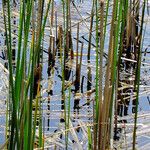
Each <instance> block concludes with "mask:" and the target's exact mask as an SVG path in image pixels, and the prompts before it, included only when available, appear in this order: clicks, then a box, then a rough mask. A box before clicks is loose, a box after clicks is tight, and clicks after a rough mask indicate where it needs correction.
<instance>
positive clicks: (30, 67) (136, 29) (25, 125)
mask: <svg viewBox="0 0 150 150" xmlns="http://www.w3.org/2000/svg"><path fill="white" fill-rule="evenodd" d="M110 3H112V5H110ZM11 5H12V3H11V1H10V0H8V1H5V0H3V18H4V25H5V33H6V46H7V56H8V70H9V99H8V102H7V114H6V139H7V140H6V143H5V144H4V145H3V147H5V148H6V147H7V148H8V149H10V150H11V149H12V150H13V149H18V150H19V149H25V150H32V149H34V148H35V147H37V148H40V149H44V146H45V145H44V142H45V137H44V129H43V124H42V122H43V118H42V115H43V114H42V113H43V110H42V109H41V108H42V99H41V96H42V95H41V79H42V70H43V66H42V65H43V63H42V62H43V42H42V41H43V39H44V34H45V26H46V23H47V18H48V17H50V19H49V22H50V25H49V26H50V40H49V42H50V43H49V45H50V46H49V52H48V53H49V55H50V53H53V54H52V55H53V56H52V57H53V58H51V57H50V56H49V60H48V61H52V60H50V59H54V61H55V58H56V54H57V53H56V51H57V50H58V52H59V54H60V57H59V59H60V68H61V69H60V72H61V73H60V74H61V111H63V119H64V130H65V131H64V138H65V144H64V145H65V149H69V146H70V145H69V144H70V143H69V140H70V139H69V138H70V135H72V136H73V137H74V139H75V142H76V143H77V145H78V147H79V148H80V149H82V147H81V143H80V141H79V139H78V137H77V134H76V130H75V127H74V126H73V124H72V120H71V107H72V106H71V100H72V87H73V86H74V87H75V90H74V91H75V93H74V95H77V94H78V95H79V94H83V92H81V93H80V82H81V81H80V79H81V77H82V79H83V76H82V73H81V71H82V64H83V60H82V59H83V51H84V49H85V47H84V42H83V41H81V40H80V34H81V30H80V28H81V25H82V24H84V25H85V28H86V29H87V30H88V34H89V35H88V40H86V38H85V37H84V38H83V39H85V40H86V41H88V47H87V64H88V65H90V64H91V54H92V51H91V49H92V47H93V45H94V47H95V50H96V52H95V53H96V56H95V65H96V67H95V68H96V69H95V71H96V73H95V76H94V77H95V82H94V86H95V87H94V89H92V88H91V87H92V86H91V83H92V78H91V76H92V74H91V68H90V67H89V66H87V95H88V96H90V95H91V93H93V92H95V97H94V100H88V101H87V103H85V104H84V105H86V104H87V105H88V107H90V106H91V105H92V104H91V102H92V101H93V105H92V106H93V108H92V110H93V118H92V121H93V123H92V126H88V128H87V139H88V144H87V145H88V149H89V150H91V149H94V150H97V149H98V150H106V149H113V138H114V136H115V131H116V130H117V123H118V122H117V117H118V114H117V109H118V105H119V102H118V97H119V96H120V95H119V92H120V90H119V89H120V88H121V83H120V70H121V65H122V60H121V58H122V55H123V53H125V52H126V51H127V49H128V48H131V47H132V46H133V47H134V48H135V50H136V51H135V53H134V55H135V59H136V60H135V61H137V66H135V70H136V74H135V76H136V77H135V78H136V79H135V93H136V96H135V97H134V98H135V99H136V101H135V102H136V106H135V118H134V131H133V147H132V148H133V150H134V149H135V148H136V130H137V117H138V101H139V86H140V68H141V45H142V40H143V39H142V36H143V24H144V14H145V7H146V0H144V2H143V5H142V15H141V19H139V15H140V9H141V8H140V7H139V6H140V1H138V0H137V1H136V0H133V1H128V0H113V1H112V2H111V1H110V0H107V1H104V0H92V7H91V12H90V17H89V18H90V22H89V24H90V27H88V25H87V23H86V21H85V19H83V17H82V15H81V13H80V11H79V10H78V7H77V6H76V5H75V3H74V2H72V5H71V1H70V0H67V1H65V0H61V8H62V10H61V11H62V16H63V17H62V24H63V27H62V28H61V29H60V30H61V33H57V17H56V18H55V22H56V23H55V24H56V38H55V37H52V33H53V32H52V29H53V27H54V13H56V12H55V11H56V10H55V3H54V0H52V1H51V0H48V1H46V2H45V1H42V0H37V1H32V0H28V1H20V3H19V7H20V8H19V20H18V32H17V34H18V39H17V41H18V45H17V48H16V54H17V55H16V69H15V71H14V67H13V65H12V64H13V58H12V57H13V56H12V43H13V42H12V24H11V16H12V9H11ZM71 6H72V7H74V9H75V10H77V13H78V15H79V16H80V17H81V21H79V22H77V23H76V24H75V26H72V25H71V21H72V20H71V15H72V14H71ZM109 9H111V10H112V11H111V14H110V11H109ZM131 14H132V15H131ZM109 20H110V22H111V23H109ZM108 25H110V31H108V32H107V30H108ZM31 27H32V28H31ZM73 27H75V29H76V47H75V51H76V58H75V71H74V72H75V81H74V78H73V79H72V81H71V83H70V81H69V84H68V85H67V81H68V80H69V79H67V78H68V77H67V74H66V72H67V69H68V66H67V62H68V61H69V60H72V59H73V58H74V57H73V56H74V54H73V43H72V28H73ZM94 28H95V29H94ZM93 29H94V30H93ZM93 31H94V32H95V33H93ZM30 33H32V35H31V41H30V42H29V34H30ZM57 34H58V35H57ZM106 38H107V40H108V41H106ZM57 39H58V41H59V43H58V44H57V42H56V41H57ZM131 39H132V40H133V41H130V40H131ZM93 41H94V42H95V43H93ZM55 42H56V48H55ZM107 42H109V44H108V45H106V44H107ZM70 43H71V44H70ZM80 44H81V46H80ZM80 47H81V50H80V53H79V48H80ZM105 47H107V52H105V51H104V49H105ZM28 53H29V57H28ZM106 53H108V54H107V56H108V57H105V58H107V60H106V62H105V59H103V57H104V56H105V54H106ZM129 53H130V54H131V53H132V51H130V52H129ZM79 56H80V58H79ZM126 59H131V58H126ZM105 63H106V65H105V68H104V64H105ZM49 64H50V62H49ZM49 67H53V66H50V65H49ZM51 69H54V68H51ZM69 69H70V70H71V69H72V68H69ZM105 69H106V70H105ZM82 84H84V80H83V81H82ZM82 88H83V85H82ZM81 91H83V89H82V90H81ZM79 108H80V109H81V108H82V106H79ZM114 117H115V118H116V119H115V121H114ZM61 119H62V118H61ZM114 122H115V124H114ZM9 130H10V132H9ZM92 145H93V146H92ZM54 149H57V144H55V148H54Z"/></svg>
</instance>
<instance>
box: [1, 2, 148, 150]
mask: <svg viewBox="0 0 150 150" xmlns="http://www.w3.org/2000/svg"><path fill="white" fill-rule="evenodd" d="M55 2H56V9H55V11H56V10H57V16H58V25H63V22H62V9H61V8H62V7H61V3H60V1H55ZM75 4H76V6H77V9H78V10H79V12H80V13H81V14H79V12H77V10H76V8H75V7H73V5H71V14H72V15H71V17H72V25H75V26H74V27H73V28H72V36H73V50H74V54H75V56H76V40H75V38H76V34H77V24H76V23H77V22H78V21H80V20H81V19H84V18H88V17H89V14H90V12H91V6H92V3H91V1H88V0H84V1H83V3H79V2H76V3H75ZM0 8H1V3H0ZM0 10H1V9H0ZM15 11H17V10H15ZM1 13H2V12H1ZM80 15H82V17H81V16H80ZM0 17H1V18H0V56H2V52H5V51H4V46H5V40H4V30H3V29H4V26H3V24H2V14H1V16H0ZM109 19H110V18H109ZM147 19H148V23H147V28H146V32H145V39H146V40H145V41H144V43H143V45H144V46H143V50H144V49H145V48H146V47H147V46H148V45H149V32H150V30H149V27H150V26H149V24H150V18H149V16H147ZM109 21H110V20H109ZM109 21H108V22H109ZM89 25H90V19H89V18H88V19H87V20H86V21H83V22H81V23H80V34H79V40H81V41H82V42H83V43H84V48H83V59H82V66H81V80H82V79H84V80H83V92H81V89H80V91H79V93H77V94H76V93H75V86H74V85H73V84H72V83H73V82H74V81H75V73H76V58H74V59H73V60H72V61H71V60H69V61H68V66H69V72H70V74H68V76H69V77H68V80H67V81H66V84H72V86H71V113H70V115H71V116H70V121H71V124H72V126H73V127H74V128H77V129H76V130H74V131H75V134H74V133H73V131H71V132H70V133H69V149H78V146H79V144H77V140H76V138H75V135H76V136H77V137H78V140H79V143H80V144H81V146H82V147H83V148H84V149H86V148H87V140H88V139H87V127H86V125H87V124H89V123H92V121H93V100H94V99H95V93H94V92H91V94H89V95H88V94H87V67H88V66H89V67H90V68H91V73H92V84H91V90H94V88H95V72H96V67H95V57H96V53H95V47H94V46H92V47H91V63H90V64H87V47H88V42H87V41H86V40H85V39H88V34H89V31H88V30H89ZM109 29H110V25H109V26H108V32H109ZM52 30H53V34H54V35H55V33H56V29H55V24H54V28H53V29H52ZM49 34H50V32H49V23H47V28H46V35H45V41H44V50H45V51H48V47H49ZM83 36H84V38H85V39H84V38H83ZM93 36H94V37H95V31H94V32H93ZM29 39H30V38H29ZM108 39H109V34H108V33H107V34H106V44H105V52H106V53H107V49H108ZM29 41H30V40H29ZM92 43H95V39H94V38H92ZM79 45H80V46H79V53H80V48H81V44H79ZM149 50H150V48H148V51H149ZM148 55H149V54H146V56H143V59H144V58H145V63H147V64H148V63H149V60H150V59H149V56H148ZM43 57H44V58H43V72H42V81H41V84H42V89H41V93H42V99H41V105H42V106H41V107H42V109H43V118H42V121H43V128H44V134H45V141H46V144H45V145H46V146H53V145H54V144H56V145H58V146H59V147H60V148H62V149H63V148H64V146H65V141H64V132H63V130H64V110H63V109H62V107H63V106H62V104H63V100H62V91H61V90H62V73H61V63H60V58H59V56H58V55H57V56H56V58H55V66H54V67H53V69H52V70H51V72H50V73H47V68H48V55H47V53H45V52H43ZM0 62H1V63H2V64H3V65H5V64H4V60H3V59H2V58H1V59H0ZM104 64H105V59H104ZM0 72H1V73H2V74H3V76H1V78H2V79H4V77H5V78H6V79H5V80H7V79H8V74H5V73H4V71H3V69H2V70H1V71H0ZM104 72H105V68H104ZM4 74H5V76H4ZM121 75H122V82H125V83H127V84H128V85H133V82H132V81H133V80H134V71H133V70H132V67H131V68H130V69H129V70H128V72H127V71H126V69H125V68H124V69H122V72H121ZM129 78H130V80H129V81H128V82H127V80H128V79H129ZM2 79H0V81H2ZM7 82H8V81H7ZM5 84H6V82H3V83H2V84H1V86H0V87H3V89H0V91H2V90H3V91H5V93H4V94H2V93H1V94H0V104H1V107H0V110H2V112H3V111H4V113H0V144H3V143H4V142H5V110H6V99H7V92H8V87H5ZM149 85H150V83H149V65H145V66H142V70H141V86H140V87H141V88H140V100H139V114H140V115H141V116H142V114H143V115H145V114H149V113H150V102H149V91H150V90H149V87H150V86H149ZM144 91H148V92H145V93H144V94H143V95H142V92H144ZM128 93H129V94H128ZM65 94H66V100H67V101H68V95H69V91H68V90H66V91H65ZM122 94H126V95H124V96H123V97H124V98H126V97H127V96H128V97H129V98H128V102H127V101H126V102H127V103H128V104H127V105H126V106H127V107H125V105H123V104H121V107H122V108H121V109H120V116H123V117H124V116H125V117H124V118H122V117H120V120H124V123H122V122H121V123H120V126H119V127H121V132H120V133H119V134H120V135H119V139H120V140H119V142H118V143H117V142H116V143H115V144H116V145H119V146H120V143H121V142H122V141H123V140H124V138H125V134H126V136H127V139H128V140H127V142H128V147H130V146H131V145H132V143H131V142H130V141H131V136H132V134H131V133H132V131H133V130H132V129H133V114H132V112H133V111H132V108H133V105H132V99H133V98H134V95H133V94H134V90H133V87H132V88H128V89H127V90H125V91H122ZM4 95H5V96H4ZM87 100H89V101H90V105H87ZM75 108H76V109H75ZM77 108H78V109H77ZM122 110H123V111H122ZM124 110H125V111H124ZM147 116H148V115H147ZM147 116H146V117H145V118H146V119H148V120H149V119H150V118H149V117H147ZM118 117H119V116H118ZM138 123H139V125H138V131H141V130H142V127H143V125H144V124H145V126H144V127H143V129H148V128H149V127H150V124H149V122H146V120H145V119H144V117H139V119H138ZM140 123H141V124H142V126H140ZM123 124H124V125H123ZM78 126H81V127H80V128H78ZM123 126H125V127H123ZM138 135H139V138H138V146H139V147H142V146H143V145H146V144H148V142H150V131H148V133H147V134H146V136H145V133H144V134H143V135H142V137H141V136H140V135H141V134H140V133H139V134H138ZM123 143H124V141H123ZM124 145H125V144H124ZM119 146H118V147H119ZM116 147H117V146H116ZM50 149H51V148H50ZM122 149H125V146H124V147H122Z"/></svg>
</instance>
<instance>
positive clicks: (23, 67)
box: [2, 0, 51, 150]
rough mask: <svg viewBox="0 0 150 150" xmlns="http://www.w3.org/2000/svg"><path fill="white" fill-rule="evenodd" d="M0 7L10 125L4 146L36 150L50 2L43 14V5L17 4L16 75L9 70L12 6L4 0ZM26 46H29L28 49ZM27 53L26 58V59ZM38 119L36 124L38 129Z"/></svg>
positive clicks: (39, 126)
mask: <svg viewBox="0 0 150 150" xmlns="http://www.w3.org/2000/svg"><path fill="white" fill-rule="evenodd" d="M2 3H3V17H4V25H5V32H6V46H7V55H8V69H9V105H8V106H9V107H8V112H9V115H8V117H9V118H8V119H9V123H8V127H7V128H6V129H8V131H7V134H8V136H7V139H6V140H7V141H8V142H7V143H8V144H7V145H5V148H6V147H7V148H8V149H29V150H30V149H33V148H34V147H35V143H36V142H37V143H38V144H37V145H38V147H43V146H44V144H43V133H42V124H41V123H42V120H41V110H40V80H41V72H42V64H41V59H42V58H41V54H42V51H41V42H42V38H43V35H44V29H45V25H46V20H47V16H48V12H49V8H50V3H51V0H49V1H48V4H47V5H46V9H45V11H44V8H45V7H44V5H45V4H44V1H41V0H38V1H32V0H29V1H20V2H19V7H20V8H19V19H18V31H17V34H18V38H17V40H18V45H17V46H16V69H15V71H13V66H12V64H13V60H14V58H13V57H12V54H13V53H14V52H13V51H14V49H13V48H12V44H13V43H12V24H11V20H12V19H11V16H12V5H13V4H12V1H10V0H8V1H5V0H3V1H2ZM36 3H37V8H36ZM31 26H32V28H31ZM30 29H31V33H32V37H31V42H28V41H29V33H30ZM29 44H30V46H28V45H29ZM28 52H29V57H28V56H27V53H28ZM35 87H36V88H35ZM33 104H35V107H34V106H33ZM33 110H34V111H33ZM38 115H39V123H38V125H37V116H38ZM37 126H38V134H37ZM37 137H38V138H37Z"/></svg>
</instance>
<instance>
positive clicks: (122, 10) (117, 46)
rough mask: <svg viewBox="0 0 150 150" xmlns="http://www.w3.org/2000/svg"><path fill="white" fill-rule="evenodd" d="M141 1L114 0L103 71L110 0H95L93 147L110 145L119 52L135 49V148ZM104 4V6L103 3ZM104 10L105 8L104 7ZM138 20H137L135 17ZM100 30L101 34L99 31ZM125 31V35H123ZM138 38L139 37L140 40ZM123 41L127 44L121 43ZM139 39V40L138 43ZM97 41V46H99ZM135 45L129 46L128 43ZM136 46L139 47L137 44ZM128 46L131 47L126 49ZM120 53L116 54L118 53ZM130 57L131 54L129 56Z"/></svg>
mask: <svg viewBox="0 0 150 150" xmlns="http://www.w3.org/2000/svg"><path fill="white" fill-rule="evenodd" d="M139 5H140V1H130V2H129V1H122V0H113V2H112V7H113V8H112V14H111V29H110V32H109V35H107V36H108V37H109V47H108V59H107V66H106V73H104V69H103V51H104V45H105V37H106V30H107V26H106V25H107V18H108V10H109V8H110V5H109V0H108V1H106V3H105V2H104V1H103V0H100V1H97V0H95V16H96V87H95V89H96V94H95V117H94V124H95V125H94V135H93V136H94V149H113V138H114V115H115V112H114V111H117V110H116V109H117V108H116V103H117V94H118V84H119V73H120V72H119V71H120V64H121V57H122V52H123V51H126V52H128V51H129V53H130V54H131V53H132V51H134V55H135V59H136V58H137V57H138V58H139V59H137V61H138V64H137V66H136V79H137V80H136V83H135V87H136V92H137V99H136V111H135V127H134V132H133V149H135V139H136V122H137V110H138V93H139V81H140V62H141V60H140V58H141V54H140V53H141V49H140V46H138V45H140V44H141V43H142V30H143V23H144V19H143V18H144V9H145V1H144V2H143V12H142V20H141V23H140V24H141V25H140V31H139V32H138V25H137V22H139V12H140V8H139ZM105 6H106V7H105ZM105 10H106V11H105ZM135 20H136V21H137V22H136V21H135ZM98 33H100V35H99V34H98ZM124 35H125V36H124ZM139 39H140V40H139ZM123 41H126V45H123ZM137 42H138V43H137ZM99 45H100V46H99ZM132 45H134V46H135V47H136V48H135V49H134V50H131V46H132ZM137 47H138V48H137ZM129 48H130V49H129ZM118 54H119V55H118ZM129 59H131V58H129ZM104 74H105V83H104V88H103V84H102V82H103V76H104Z"/></svg>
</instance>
